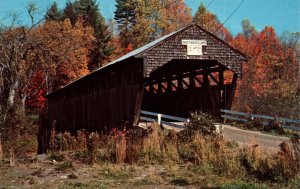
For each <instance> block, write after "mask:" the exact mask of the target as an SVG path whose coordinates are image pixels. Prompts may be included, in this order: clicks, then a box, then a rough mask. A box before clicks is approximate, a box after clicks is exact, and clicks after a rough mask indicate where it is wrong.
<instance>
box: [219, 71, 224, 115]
mask: <svg viewBox="0 0 300 189" xmlns="http://www.w3.org/2000/svg"><path fill="white" fill-rule="evenodd" d="M219 100H220V107H221V108H222V109H224V108H225V91H224V69H223V67H222V66H221V65H220V66H219Z"/></svg>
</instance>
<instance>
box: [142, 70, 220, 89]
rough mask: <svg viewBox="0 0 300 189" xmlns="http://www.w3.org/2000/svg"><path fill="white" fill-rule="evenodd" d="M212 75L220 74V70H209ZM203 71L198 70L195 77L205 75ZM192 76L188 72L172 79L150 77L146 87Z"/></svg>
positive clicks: (171, 77)
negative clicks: (149, 84)
mask: <svg viewBox="0 0 300 189" xmlns="http://www.w3.org/2000/svg"><path fill="white" fill-rule="evenodd" d="M209 71H210V73H214V72H218V71H219V68H218V67H214V68H210V69H209ZM203 72H204V71H203V69H201V70H196V71H194V75H195V76H197V75H202V74H203ZM189 76H190V72H187V73H179V74H178V75H173V76H170V77H161V78H158V77H149V78H148V80H147V81H146V85H147V84H148V83H153V84H154V83H159V82H165V81H168V80H172V81H174V80H178V79H181V78H187V77H189Z"/></svg>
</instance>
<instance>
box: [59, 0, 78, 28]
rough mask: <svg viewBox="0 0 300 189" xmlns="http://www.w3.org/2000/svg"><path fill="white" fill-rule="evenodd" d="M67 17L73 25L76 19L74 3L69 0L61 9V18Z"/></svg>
mask: <svg viewBox="0 0 300 189" xmlns="http://www.w3.org/2000/svg"><path fill="white" fill-rule="evenodd" d="M65 19H69V20H70V21H71V24H72V25H73V26H74V25H75V23H76V21H77V14H76V10H75V3H73V2H71V1H70V0H68V1H67V3H66V6H65V8H64V10H63V16H62V20H65Z"/></svg>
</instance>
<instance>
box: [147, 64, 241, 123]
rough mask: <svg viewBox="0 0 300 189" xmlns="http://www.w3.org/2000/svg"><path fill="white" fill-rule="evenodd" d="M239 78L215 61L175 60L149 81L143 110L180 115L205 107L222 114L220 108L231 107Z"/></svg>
mask: <svg viewBox="0 0 300 189" xmlns="http://www.w3.org/2000/svg"><path fill="white" fill-rule="evenodd" d="M225 72H226V74H224V73H225ZM224 75H226V78H224ZM236 79H237V75H236V74H234V72H232V71H229V70H227V69H226V68H225V66H223V65H222V64H220V63H218V62H217V61H216V60H192V59H188V60H187V59H185V60H182V59H177V60H172V61H170V62H168V63H167V64H165V65H163V66H161V67H159V68H158V69H156V70H154V71H153V72H151V74H150V77H149V78H148V79H147V80H146V83H145V90H144V94H143V101H142V110H147V111H151V112H158V113H163V114H169V115H174V116H179V117H188V116H189V113H190V112H192V111H195V110H202V111H204V112H208V113H210V114H213V115H215V116H220V114H221V112H220V109H221V108H227V107H228V108H229V107H231V104H232V97H233V95H234V89H235V85H236Z"/></svg>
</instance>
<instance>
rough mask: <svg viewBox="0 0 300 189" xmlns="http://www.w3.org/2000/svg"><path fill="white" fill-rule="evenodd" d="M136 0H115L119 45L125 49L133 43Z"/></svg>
mask: <svg viewBox="0 0 300 189" xmlns="http://www.w3.org/2000/svg"><path fill="white" fill-rule="evenodd" d="M136 7H137V1H136V0H116V11H115V18H114V19H115V20H116V22H117V25H118V30H119V36H120V43H121V46H122V47H123V48H124V49H126V48H127V47H128V46H130V45H131V44H132V43H133V40H134V35H133V33H132V31H133V27H134V25H135V24H136V14H135V11H136Z"/></svg>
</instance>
